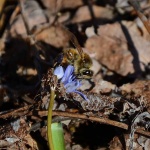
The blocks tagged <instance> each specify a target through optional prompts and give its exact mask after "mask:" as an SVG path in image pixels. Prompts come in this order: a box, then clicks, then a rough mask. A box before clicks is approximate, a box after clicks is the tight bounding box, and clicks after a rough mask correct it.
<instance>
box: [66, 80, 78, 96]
mask: <svg viewBox="0 0 150 150" xmlns="http://www.w3.org/2000/svg"><path fill="white" fill-rule="evenodd" d="M80 86H81V84H80V82H79V81H72V82H70V83H67V84H66V85H65V89H66V92H67V93H71V92H74V91H75V90H76V89H77V88H78V87H80Z"/></svg>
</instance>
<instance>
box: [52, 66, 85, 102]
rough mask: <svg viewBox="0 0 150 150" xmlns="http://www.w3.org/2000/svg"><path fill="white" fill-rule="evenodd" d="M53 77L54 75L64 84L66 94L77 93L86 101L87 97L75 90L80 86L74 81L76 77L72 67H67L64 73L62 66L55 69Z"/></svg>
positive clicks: (77, 81)
mask: <svg viewBox="0 0 150 150" xmlns="http://www.w3.org/2000/svg"><path fill="white" fill-rule="evenodd" d="M54 75H56V76H57V78H58V79H60V82H61V83H63V84H64V87H65V89H66V92H67V93H72V92H74V93H78V94H79V95H80V96H82V97H83V98H84V99H85V100H87V97H86V96H85V95H84V94H83V93H82V92H80V91H78V90H77V88H79V87H80V86H81V83H80V81H79V80H77V79H76V76H75V75H74V67H73V66H72V65H68V66H67V68H66V70H65V71H64V69H63V67H62V66H58V67H56V69H55V70H54Z"/></svg>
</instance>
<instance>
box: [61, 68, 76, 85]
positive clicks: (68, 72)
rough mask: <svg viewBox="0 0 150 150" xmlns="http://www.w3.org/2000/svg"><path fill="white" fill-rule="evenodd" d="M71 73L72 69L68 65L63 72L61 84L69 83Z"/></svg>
mask: <svg viewBox="0 0 150 150" xmlns="http://www.w3.org/2000/svg"><path fill="white" fill-rule="evenodd" d="M73 71H74V67H73V66H72V65H69V66H68V67H67V68H66V70H65V73H64V76H63V78H62V80H61V82H62V83H64V84H67V83H68V82H71V81H70V79H69V78H70V76H71V75H72V73H73Z"/></svg>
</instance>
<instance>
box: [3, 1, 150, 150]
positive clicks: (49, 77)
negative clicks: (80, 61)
mask: <svg viewBox="0 0 150 150" xmlns="http://www.w3.org/2000/svg"><path fill="white" fill-rule="evenodd" d="M132 2H133V3H132ZM149 5H150V2H149V1H146V0H144V1H139V2H135V1H133V0H132V1H131V0H130V2H129V3H128V1H122V0H118V1H109V0H108V1H92V0H91V1H90V0H88V1H81V0H79V1H76V3H75V2H74V1H73V0H71V1H66V0H61V1H55V0H50V1H48V0H40V1H36V0H30V1H25V0H23V1H17V0H14V1H13V2H11V3H9V2H7V1H6V3H5V5H4V6H3V8H2V11H1V10H0V12H2V15H1V16H4V17H1V24H0V68H1V69H0V108H1V109H0V120H1V122H0V133H1V134H0V135H1V136H0V148H2V149H20V148H21V149H33V150H34V149H35V150H36V149H48V145H47V136H46V116H47V104H48V102H49V97H50V86H53V84H56V87H57V88H56V93H57V97H56V99H55V104H54V107H53V121H55V122H63V128H64V139H65V145H66V149H67V150H73V149H81V150H82V149H83V150H85V149H86V150H88V149H90V150H91V149H92V150H94V149H95V150H98V149H110V150H113V149H117V150H121V149H129V150H131V149H139V150H140V149H145V150H148V147H149V145H150V140H149V137H150V132H149V126H150V117H149V116H150V114H149V113H150V102H149V99H150V98H149V95H150V94H149V93H150V87H149V79H150V77H149V76H150V75H149V74H150V67H149V66H150V51H149V47H150V42H149V39H150V35H149V33H148V30H149V27H148V26H147V27H146V28H145V26H144V25H147V22H148V21H149V20H148V18H149V11H150V9H149V7H148V6H149ZM10 8H12V9H10ZM0 9H1V8H0ZM5 11H8V12H9V15H7V14H5ZM136 12H137V13H136ZM138 12H140V13H138ZM139 15H142V16H144V17H146V18H145V22H143V20H142V21H141V20H140V19H139V18H138V17H140V16H139ZM146 19H147V20H146ZM143 23H144V24H143ZM66 30H69V31H70V32H72V33H73V34H74V35H75V37H77V40H78V41H79V43H80V45H81V46H82V47H83V48H82V49H83V51H84V52H86V53H87V54H88V55H89V56H90V58H91V59H92V62H93V66H92V67H91V69H92V70H93V74H94V75H93V77H92V78H91V79H84V78H81V79H80V84H81V87H80V88H79V89H78V90H77V93H75V92H70V93H68V92H67V90H66V88H65V85H68V86H71V83H69V80H68V83H69V84H64V85H63V84H62V83H59V82H58V81H56V79H55V75H54V72H53V71H54V69H53V68H54V67H55V66H56V65H57V64H58V65H60V61H61V59H62V57H64V56H63V55H62V52H63V51H64V49H66V48H70V47H74V46H76V43H74V41H75V40H73V43H71V40H72V39H71V38H72V37H70V35H69V34H68V32H66ZM73 38H74V36H73ZM70 78H71V77H70ZM71 82H72V83H74V84H75V83H77V82H75V81H74V78H71ZM72 86H74V85H72ZM78 87H79V86H78ZM71 88H73V87H71ZM79 93H80V94H79Z"/></svg>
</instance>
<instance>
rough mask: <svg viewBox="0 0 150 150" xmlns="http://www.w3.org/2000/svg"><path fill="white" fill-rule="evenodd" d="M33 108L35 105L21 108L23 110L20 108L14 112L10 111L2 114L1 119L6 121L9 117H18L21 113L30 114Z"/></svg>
mask: <svg viewBox="0 0 150 150" xmlns="http://www.w3.org/2000/svg"><path fill="white" fill-rule="evenodd" d="M32 106H33V105H28V106H24V107H21V108H18V109H15V110H12V111H10V112H7V113H3V114H2V112H1V114H0V118H1V119H6V118H9V117H14V116H15V115H16V116H19V115H18V113H19V112H20V111H26V110H28V112H29V108H30V107H32Z"/></svg>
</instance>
